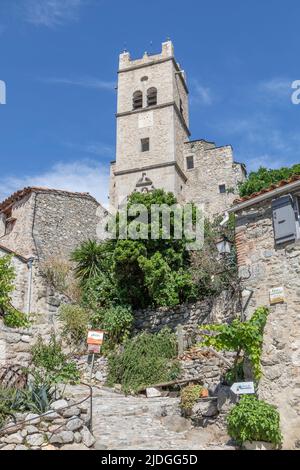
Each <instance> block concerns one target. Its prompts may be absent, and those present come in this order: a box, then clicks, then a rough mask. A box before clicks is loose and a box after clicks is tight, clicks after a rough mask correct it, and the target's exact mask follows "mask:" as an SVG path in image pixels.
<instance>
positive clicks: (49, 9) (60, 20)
mask: <svg viewBox="0 0 300 470" xmlns="http://www.w3.org/2000/svg"><path fill="white" fill-rule="evenodd" d="M85 3H86V0H26V2H25V6H24V8H25V18H26V20H27V21H28V22H29V23H32V24H34V25H36V26H46V27H50V28H51V27H55V26H60V25H62V24H64V23H66V22H69V21H76V20H77V19H78V16H79V10H80V7H81V6H83V5H84V4H85Z"/></svg>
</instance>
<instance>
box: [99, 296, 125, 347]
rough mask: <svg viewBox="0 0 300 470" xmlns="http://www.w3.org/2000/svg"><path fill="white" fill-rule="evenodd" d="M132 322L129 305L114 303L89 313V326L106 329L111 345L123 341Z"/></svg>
mask: <svg viewBox="0 0 300 470" xmlns="http://www.w3.org/2000/svg"><path fill="white" fill-rule="evenodd" d="M132 324H133V315H132V311H131V308H130V307H126V306H121V305H115V306H111V307H109V308H107V309H105V310H102V311H99V312H97V313H94V314H92V315H91V326H92V327H93V328H102V329H104V330H105V331H106V333H107V336H108V340H109V342H110V344H111V346H115V345H116V344H121V343H123V342H124V341H125V340H126V339H127V338H128V336H129V333H130V330H131V327H132Z"/></svg>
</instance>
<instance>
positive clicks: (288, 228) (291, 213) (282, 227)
mask: <svg viewBox="0 0 300 470" xmlns="http://www.w3.org/2000/svg"><path fill="white" fill-rule="evenodd" d="M272 212H273V228H274V239H275V243H276V245H279V244H281V243H285V242H288V241H293V240H296V238H297V226H296V224H297V221H296V214H295V209H294V201H293V198H292V196H291V195H288V196H282V197H279V198H278V199H274V200H273V201H272Z"/></svg>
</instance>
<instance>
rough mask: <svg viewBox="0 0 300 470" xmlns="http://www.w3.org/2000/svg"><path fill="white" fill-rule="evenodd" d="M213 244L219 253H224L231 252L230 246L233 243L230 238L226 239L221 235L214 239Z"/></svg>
mask: <svg viewBox="0 0 300 470" xmlns="http://www.w3.org/2000/svg"><path fill="white" fill-rule="evenodd" d="M215 244H216V247H217V250H218V252H219V254H220V255H226V254H229V253H231V248H232V245H233V244H232V242H231V241H230V240H228V238H227V237H225V236H223V237H221V238H218V239H217V240H216V241H215Z"/></svg>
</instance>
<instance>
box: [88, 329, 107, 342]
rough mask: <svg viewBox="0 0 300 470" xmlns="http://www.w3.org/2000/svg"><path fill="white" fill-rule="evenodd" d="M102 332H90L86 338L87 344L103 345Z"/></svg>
mask: <svg viewBox="0 0 300 470" xmlns="http://www.w3.org/2000/svg"><path fill="white" fill-rule="evenodd" d="M103 338H104V331H103V330H90V331H89V332H88V336H87V344H96V345H101V344H102V343H103Z"/></svg>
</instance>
